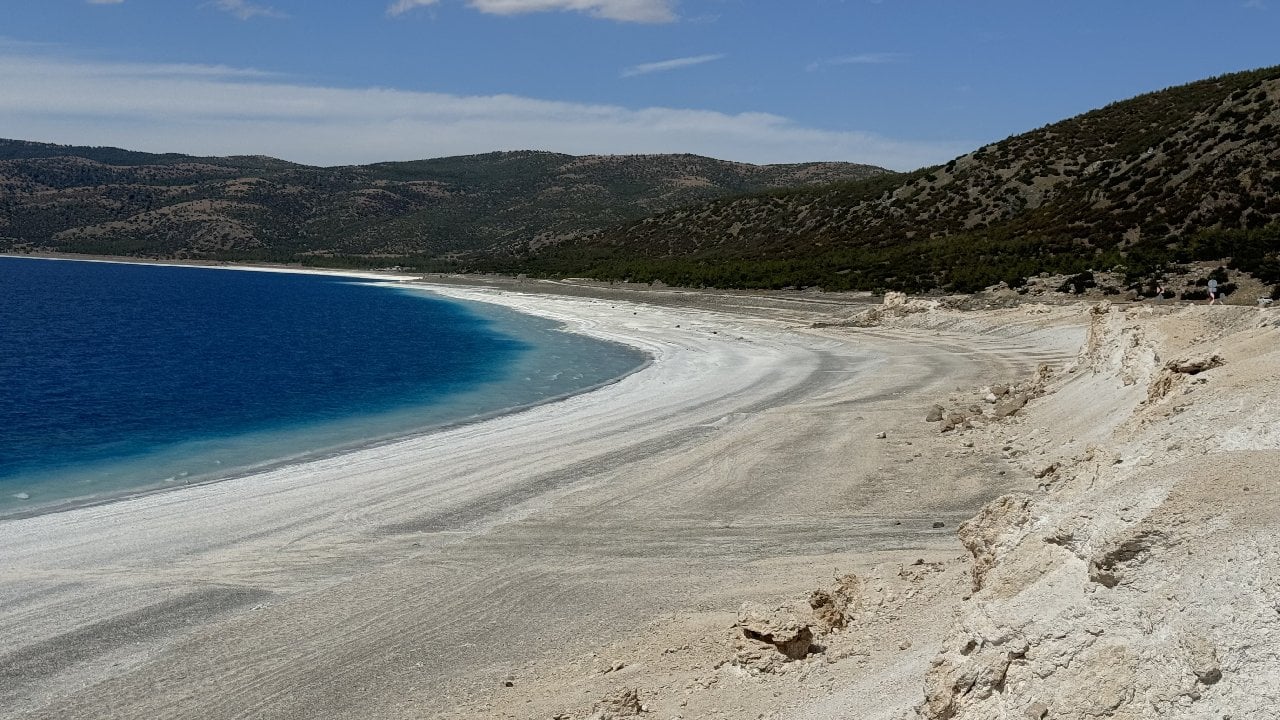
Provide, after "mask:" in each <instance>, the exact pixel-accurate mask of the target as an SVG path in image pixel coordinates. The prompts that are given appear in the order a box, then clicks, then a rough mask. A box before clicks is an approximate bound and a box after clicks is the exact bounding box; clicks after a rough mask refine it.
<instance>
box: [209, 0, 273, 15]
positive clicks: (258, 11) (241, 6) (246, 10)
mask: <svg viewBox="0 0 1280 720" xmlns="http://www.w3.org/2000/svg"><path fill="white" fill-rule="evenodd" d="M212 4H213V6H214V7H216V8H218V9H219V10H221V11H223V12H227V13H231V14H232V15H234V16H236V17H238V18H240V19H241V20H249V19H252V18H255V17H269V18H286V17H289V16H288V15H286V14H284V13H282V12H280V11H279V10H276V9H275V8H273V7H270V6H267V5H255V4H254V3H251V2H249V1H248V0H213V3H212Z"/></svg>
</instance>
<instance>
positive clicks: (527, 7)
mask: <svg viewBox="0 0 1280 720" xmlns="http://www.w3.org/2000/svg"><path fill="white" fill-rule="evenodd" d="M1277 38H1280V0H1077V1H1072V0H1061V1H1060V2H1041V1H1040V0H788V1H787V2H781V1H778V2H774V1H769V2H766V1H764V0H0V137H6V138H15V139H23V140H35V141H41V142H56V143H62V144H73V145H113V146H118V147H125V148H128V149H134V150H146V151H150V152H181V153H189V154H197V155H233V154H239V155H270V156H273V157H279V158H283V159H286V160H291V161H294V162H302V163H308V164H314V165H342V164H358V163H368V162H379V161H386V160H412V159H420V158H430V157H443V156H449V155H462V154H471V153H481V152H489V151H493V150H519V149H534V150H551V151H556V152H565V153H572V154H629V153H668V152H691V153H697V154H700V155H708V156H711V157H717V158H722V159H726V160H737V161H743V162H751V163H781V162H808V161H817V160H843V161H851V162H862V163H870V164H874V165H881V166H884V167H888V168H891V169H895V170H910V169H914V168H918V167H923V166H926V165H932V164H937V163H943V162H946V161H947V160H949V159H951V158H952V157H955V156H958V155H961V154H964V153H966V152H969V151H971V150H973V149H975V148H977V147H980V146H982V145H984V144H987V143H990V142H994V141H996V140H1000V139H1003V138H1005V137H1008V136H1010V135H1015V134H1018V133H1021V132H1026V131H1028V130H1033V129H1035V128H1038V127H1041V126H1043V125H1046V124H1048V123H1051V122H1056V121H1058V120H1061V119H1065V118H1067V117H1070V116H1073V115H1077V114H1079V113H1082V112H1086V111H1088V110H1091V109H1094V108H1097V107H1101V106H1103V105H1106V104H1108V103H1111V102H1115V101H1118V100H1123V99H1125V98H1128V97H1132V96H1134V95H1137V94H1141V93H1144V92H1149V91H1154V90H1159V89H1162V88H1165V87H1169V86H1172V85H1179V84H1183V83H1186V82H1191V81H1194V80H1198V79H1202V78H1205V77H1209V76H1213V75H1218V74H1222V73H1227V72H1235V71H1239V70H1248V69H1254V68H1259V67H1266V66H1269V65H1276V64H1280V40H1277Z"/></svg>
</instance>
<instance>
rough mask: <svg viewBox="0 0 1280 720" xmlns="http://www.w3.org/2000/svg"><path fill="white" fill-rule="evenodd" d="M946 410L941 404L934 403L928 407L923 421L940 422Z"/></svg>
mask: <svg viewBox="0 0 1280 720" xmlns="http://www.w3.org/2000/svg"><path fill="white" fill-rule="evenodd" d="M946 412H947V411H946V409H945V408H943V407H942V406H941V405H934V406H933V407H931V408H929V414H928V415H925V416H924V421H925V422H942V417H943V415H945V414H946Z"/></svg>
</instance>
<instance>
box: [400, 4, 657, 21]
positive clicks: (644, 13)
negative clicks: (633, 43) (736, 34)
mask: <svg viewBox="0 0 1280 720" xmlns="http://www.w3.org/2000/svg"><path fill="white" fill-rule="evenodd" d="M437 1H438V0H396V1H395V2H393V3H391V5H389V6H387V14H388V15H391V16H393V17H394V16H396V15H402V14H404V13H406V12H409V11H410V10H413V9H414V8H419V7H425V6H428V5H435V4H436V2H437ZM674 3H675V0H468V2H467V5H469V6H471V7H472V8H473V9H475V10H479V11H480V12H482V13H488V14H490V15H523V14H526V13H536V12H551V11H571V12H582V13H587V14H588V15H592V16H594V17H598V18H604V19H606V20H617V21H619V22H635V23H668V22H673V21H675V19H676V12H675V8H674Z"/></svg>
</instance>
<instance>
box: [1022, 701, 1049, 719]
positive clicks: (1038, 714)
mask: <svg viewBox="0 0 1280 720" xmlns="http://www.w3.org/2000/svg"><path fill="white" fill-rule="evenodd" d="M1023 714H1024V715H1026V716H1027V718H1028V719H1029V720H1042V718H1044V717H1045V716H1046V715H1048V714H1049V706H1048V705H1045V704H1044V703H1042V702H1037V703H1031V705H1029V706H1028V707H1027V711H1026V712H1025V713H1023Z"/></svg>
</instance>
